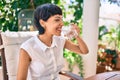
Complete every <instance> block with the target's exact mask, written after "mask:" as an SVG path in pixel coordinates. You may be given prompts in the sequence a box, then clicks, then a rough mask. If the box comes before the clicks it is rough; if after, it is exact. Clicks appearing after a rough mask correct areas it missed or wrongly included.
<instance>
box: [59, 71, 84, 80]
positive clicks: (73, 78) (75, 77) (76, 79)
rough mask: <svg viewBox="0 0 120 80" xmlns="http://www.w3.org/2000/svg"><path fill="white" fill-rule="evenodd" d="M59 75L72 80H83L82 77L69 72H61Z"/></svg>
mask: <svg viewBox="0 0 120 80" xmlns="http://www.w3.org/2000/svg"><path fill="white" fill-rule="evenodd" d="M59 74H61V75H64V76H66V77H69V78H70V80H83V78H82V77H81V76H78V75H76V74H74V73H72V72H69V71H61V72H59Z"/></svg>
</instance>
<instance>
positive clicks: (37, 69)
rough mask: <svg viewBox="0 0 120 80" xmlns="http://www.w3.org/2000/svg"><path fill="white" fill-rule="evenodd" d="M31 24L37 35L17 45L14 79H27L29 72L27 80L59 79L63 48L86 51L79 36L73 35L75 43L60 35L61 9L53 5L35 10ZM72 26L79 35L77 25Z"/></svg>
mask: <svg viewBox="0 0 120 80" xmlns="http://www.w3.org/2000/svg"><path fill="white" fill-rule="evenodd" d="M34 24H35V26H36V28H37V29H38V31H39V34H38V35H37V36H34V37H32V38H30V39H29V40H27V41H26V42H24V43H23V44H22V45H21V49H20V58H19V67H18V74H17V80H30V79H28V78H29V76H28V74H29V73H30V74H29V75H31V80H60V78H59V72H60V70H61V69H62V67H63V64H64V63H63V49H64V48H66V49H68V50H70V51H73V52H75V53H78V54H80V53H81V54H86V53H88V48H87V46H86V44H85V42H84V41H83V40H82V39H81V38H80V37H79V35H75V39H76V40H77V42H78V44H74V43H73V42H72V41H70V40H67V39H65V38H64V37H62V36H61V29H62V26H63V20H62V10H61V9H60V8H59V7H58V6H56V5H54V4H43V5H41V6H39V7H37V8H36V10H35V12H34ZM72 26H73V29H74V30H76V32H77V33H78V34H79V33H80V30H79V28H78V26H77V25H75V24H72Z"/></svg>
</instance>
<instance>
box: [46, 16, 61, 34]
mask: <svg viewBox="0 0 120 80" xmlns="http://www.w3.org/2000/svg"><path fill="white" fill-rule="evenodd" d="M62 18H63V17H62V15H54V16H51V17H50V18H49V19H48V20H47V21H46V22H45V33H47V34H51V35H57V36H60V35H61V29H62V26H63V19H62Z"/></svg>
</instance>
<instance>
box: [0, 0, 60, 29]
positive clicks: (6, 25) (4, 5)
mask: <svg viewBox="0 0 120 80" xmlns="http://www.w3.org/2000/svg"><path fill="white" fill-rule="evenodd" d="M52 1H53V0H12V1H11V0H10V1H7V0H0V6H1V7H0V30H2V31H6V30H10V31H18V13H19V12H20V11H21V10H23V9H34V8H35V7H37V6H38V5H41V4H43V3H51V2H52ZM57 2H59V0H55V1H54V3H56V4H57Z"/></svg>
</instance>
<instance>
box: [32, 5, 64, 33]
mask: <svg viewBox="0 0 120 80" xmlns="http://www.w3.org/2000/svg"><path fill="white" fill-rule="evenodd" d="M56 14H59V15H62V10H61V8H60V7H58V6H56V5H55V4H51V3H46V4H43V5H40V6H38V7H37V8H36V10H35V11H34V26H35V27H36V28H37V29H38V31H39V34H43V33H44V32H45V29H44V28H43V27H42V26H41V24H40V23H39V20H40V19H42V20H44V21H47V20H48V19H49V18H50V17H51V16H54V15H56Z"/></svg>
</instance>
